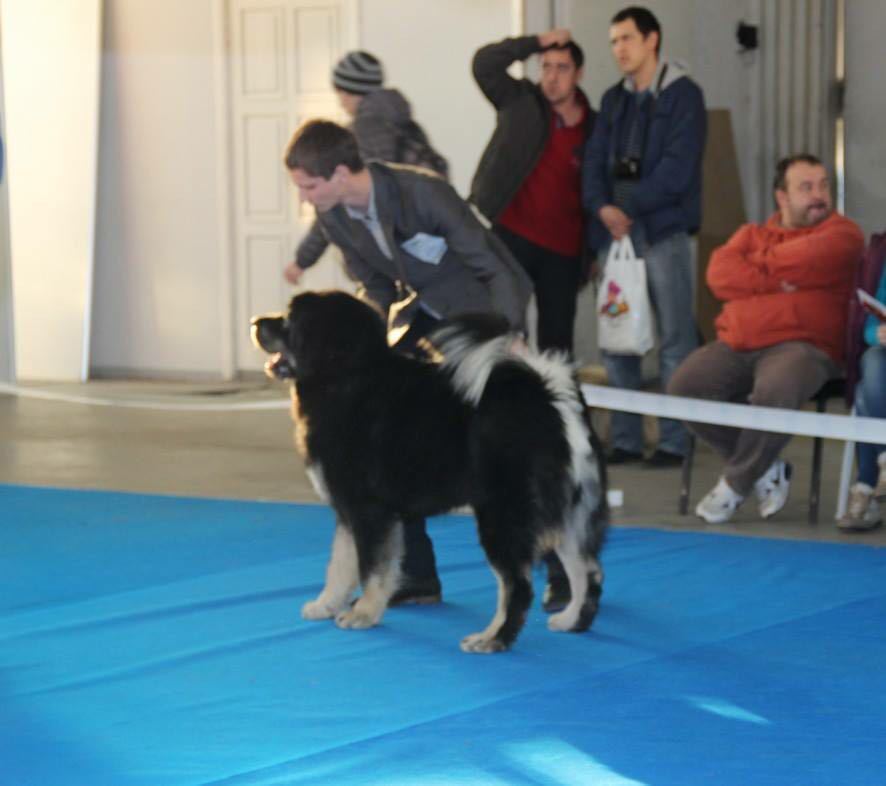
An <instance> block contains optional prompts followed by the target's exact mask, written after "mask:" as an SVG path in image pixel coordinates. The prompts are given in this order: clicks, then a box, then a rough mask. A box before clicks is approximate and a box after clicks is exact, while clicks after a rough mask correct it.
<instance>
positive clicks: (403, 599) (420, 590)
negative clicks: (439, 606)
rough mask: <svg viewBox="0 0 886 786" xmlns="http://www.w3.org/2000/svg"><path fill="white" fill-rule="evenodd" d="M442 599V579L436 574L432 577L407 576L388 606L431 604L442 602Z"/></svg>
mask: <svg viewBox="0 0 886 786" xmlns="http://www.w3.org/2000/svg"><path fill="white" fill-rule="evenodd" d="M442 600H443V588H442V587H441V586H440V579H438V578H437V577H436V576H434V577H433V578H430V579H410V578H408V577H406V578H405V580H404V582H403V585H402V586H401V587H400V589H398V590H397V591H396V592H395V593H394V594H393V595H391V599H390V600H389V601H388V606H389V607H390V606H403V605H406V604H407V603H414V604H416V605H421V606H429V605H431V604H432V603H440V601H442Z"/></svg>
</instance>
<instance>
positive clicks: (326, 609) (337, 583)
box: [301, 523, 360, 620]
mask: <svg viewBox="0 0 886 786" xmlns="http://www.w3.org/2000/svg"><path fill="white" fill-rule="evenodd" d="M359 578H360V573H359V570H358V567H357V548H356V546H355V545H354V536H353V534H352V533H351V531H350V530H349V529H348V528H347V527H346V526H344V525H343V524H341V523H339V524H336V527H335V537H334V538H333V541H332V554H331V555H330V557H329V565H328V566H327V567H326V586H325V587H323V592H321V593H320V594H319V595H318V596H317V598H316V600H312V601H310V602H309V603H305V605H304V606H302V609H301V615H302V617H304V618H305V619H306V620H327V619H330V618H331V617H334V616H335V615H336V614H338V612H339V611H341V610H342V609H343V608H346V607H347V605H348V603H349V601H350V600H351V595H353V594H354V590H355V589H357V584H358V583H359Z"/></svg>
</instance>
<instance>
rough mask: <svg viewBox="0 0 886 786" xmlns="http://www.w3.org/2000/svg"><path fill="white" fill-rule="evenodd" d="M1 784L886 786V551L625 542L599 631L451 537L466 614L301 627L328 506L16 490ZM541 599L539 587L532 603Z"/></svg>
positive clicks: (610, 567) (669, 535) (454, 594)
mask: <svg viewBox="0 0 886 786" xmlns="http://www.w3.org/2000/svg"><path fill="white" fill-rule="evenodd" d="M0 510H2V511H3V513H2V524H0V587H2V592H0V784H2V786H54V785H55V784H76V785H77V786H80V785H81V784H82V785H83V786H105V784H107V786H196V785H197V784H201V785H208V784H226V786H278V785H282V784H333V785H334V786H346V785H347V784H361V785H366V784H378V785H379V786H381V785H382V784H384V785H385V786H412V785H413V784H421V786H450V785H452V784H465V785H467V784H472V785H474V784H495V785H498V784H543V785H544V786H576V784H579V785H581V784H606V785H607V786H628V785H634V784H649V785H650V786H652V785H656V786H657V785H658V784H662V785H665V784H668V785H670V784H674V786H689V785H690V784H696V783H705V784H707V783H710V784H717V786H730V785H731V784H736V786H737V785H738V784H741V786H747V785H748V784H754V785H755V786H756V785H758V784H803V785H804V786H811V785H813V784H822V785H824V784H827V785H828V786H832V785H833V784H841V786H851V785H852V784H865V785H866V786H867V785H868V784H879V783H883V782H886V776H884V774H883V773H884V772H886V754H884V752H883V740H884V738H886V667H884V663H886V625H884V621H886V549H877V548H870V547H866V546H863V545H834V544H821V543H808V542H788V541H778V540H764V539H755V538H742V537H728V536H721V535H709V534H703V533H677V532H663V531H656V530H644V529H627V528H618V529H615V530H613V532H612V534H611V537H610V540H609V543H608V544H607V548H606V551H605V553H604V565H605V568H606V574H607V578H606V585H605V592H604V596H603V604H602V608H601V611H600V614H599V616H598V618H597V621H596V623H595V625H594V628H593V630H592V631H591V632H590V633H587V634H581V635H569V634H554V633H550V632H548V631H547V629H546V628H545V620H546V618H545V615H544V614H543V613H542V612H541V610H540V608H539V607H538V603H536V604H535V606H534V607H533V610H532V612H531V613H530V616H529V619H528V621H527V625H526V628H525V630H524V632H523V634H522V636H521V637H520V639H519V640H518V642H517V645H516V647H515V648H514V650H513V651H512V652H510V653H507V654H502V655H494V656H478V655H466V654H463V653H462V652H461V651H460V650H459V649H458V641H459V639H460V638H461V637H462V636H463V635H465V634H467V633H471V632H474V631H477V630H481V629H482V628H484V627H485V626H486V624H487V623H488V621H489V619H490V617H491V615H492V612H493V610H494V604H495V585H494V580H493V578H492V574H491V573H490V571H489V568H488V567H487V566H486V563H485V560H484V558H483V554H482V552H481V550H480V548H479V546H478V545H477V542H476V536H475V533H474V529H473V526H472V523H471V521H470V519H468V518H466V517H462V516H444V517H440V518H438V519H435V520H433V521H432V522H431V524H430V533H431V536H432V538H433V540H434V543H435V544H436V551H437V555H438V561H439V567H440V573H441V577H442V580H443V586H444V594H445V603H444V604H442V605H440V606H438V607H422V608H398V609H392V610H389V611H388V613H387V615H386V616H385V618H384V620H383V623H382V625H381V626H380V627H378V628H375V629H373V630H370V631H341V630H338V629H337V628H336V627H335V626H334V625H333V624H332V623H330V622H306V621H304V620H302V619H301V618H300V616H299V609H300V607H301V605H302V603H304V602H305V601H307V600H309V599H311V598H312V597H313V596H315V595H316V593H317V592H319V590H320V588H321V584H322V580H323V575H324V569H325V563H326V558H327V556H328V549H329V543H330V541H331V537H332V527H333V518H332V514H331V512H330V511H329V510H328V509H327V508H325V507H321V506H310V505H293V504H281V503H259V502H235V501H223V500H205V499H185V498H175V497H158V496H143V495H134V494H118V493H104V492H80V491H62V490H53V489H36V488H25V487H18V486H0ZM535 579H536V589H537V590H538V591H540V589H541V586H542V584H543V576H542V574H541V573H538V574H537V575H536V577H535Z"/></svg>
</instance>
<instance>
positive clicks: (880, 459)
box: [874, 450, 886, 502]
mask: <svg viewBox="0 0 886 786" xmlns="http://www.w3.org/2000/svg"><path fill="white" fill-rule="evenodd" d="M877 464H879V465H880V477H879V478H877V487H876V488H875V489H874V499H875V500H877V502H886V450H884V451H883V452H882V453H881V454H880V455H879V456H877Z"/></svg>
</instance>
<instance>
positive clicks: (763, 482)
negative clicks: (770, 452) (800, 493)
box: [754, 459, 793, 519]
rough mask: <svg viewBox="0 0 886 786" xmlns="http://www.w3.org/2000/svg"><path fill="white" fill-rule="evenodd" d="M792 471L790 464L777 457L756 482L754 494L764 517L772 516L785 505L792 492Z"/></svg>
mask: <svg viewBox="0 0 886 786" xmlns="http://www.w3.org/2000/svg"><path fill="white" fill-rule="evenodd" d="M792 473H793V467H791V465H790V464H788V463H786V462H784V461H782V460H781V459H777V460H776V461H775V462H774V463H773V464H772V466H771V467H769V469H767V470H766V472H765V473H764V474H763V475H761V476H760V477H759V478H758V479H757V482H756V483H754V494H756V495H757V502H758V503H759V510H760V515H761V516H762V517H763V518H764V519H768V518H771V517H772V516H774V515H775V514H776V513H778V511H780V510H781V509H782V508H783V507H784V506H785V503H786V502H787V501H788V495H789V494H790V493H791V474H792Z"/></svg>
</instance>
